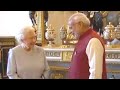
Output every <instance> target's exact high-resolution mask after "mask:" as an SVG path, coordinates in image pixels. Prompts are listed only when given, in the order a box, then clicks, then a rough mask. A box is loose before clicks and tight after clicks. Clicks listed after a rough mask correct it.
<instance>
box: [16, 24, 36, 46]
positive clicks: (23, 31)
mask: <svg viewBox="0 0 120 90" xmlns="http://www.w3.org/2000/svg"><path fill="white" fill-rule="evenodd" d="M33 29H34V28H33V27H32V26H26V27H24V28H22V29H21V30H19V32H18V34H17V35H16V39H17V42H18V44H21V43H23V42H22V40H23V39H24V37H25V35H26V33H28V32H30V31H31V30H33ZM34 30H35V29H34Z"/></svg>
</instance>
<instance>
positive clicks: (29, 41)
mask: <svg viewBox="0 0 120 90" xmlns="http://www.w3.org/2000/svg"><path fill="white" fill-rule="evenodd" d="M36 40H37V37H36V33H35V32H34V30H33V31H30V32H28V33H26V35H25V37H24V40H23V43H24V44H26V45H27V46H28V47H29V48H32V47H33V46H34V45H35V44H36Z"/></svg>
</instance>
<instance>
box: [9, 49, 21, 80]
mask: <svg viewBox="0 0 120 90" xmlns="http://www.w3.org/2000/svg"><path fill="white" fill-rule="evenodd" d="M7 76H8V78H9V79H20V78H19V77H18V75H17V70H16V62H15V56H14V53H13V51H12V49H10V50H9V52H8V63H7Z"/></svg>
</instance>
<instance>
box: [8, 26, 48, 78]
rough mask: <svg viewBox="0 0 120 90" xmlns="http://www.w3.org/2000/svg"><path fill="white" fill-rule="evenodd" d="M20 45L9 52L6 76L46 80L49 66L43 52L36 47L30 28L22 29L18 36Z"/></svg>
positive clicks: (33, 34) (33, 33) (32, 29)
mask: <svg viewBox="0 0 120 90" xmlns="http://www.w3.org/2000/svg"><path fill="white" fill-rule="evenodd" d="M18 40H19V42H20V45H18V46H16V47H14V48H12V49H10V50H9V55H8V64H7V76H8V77H9V79H46V78H48V76H49V66H48V63H47V61H46V57H45V52H44V50H43V49H42V48H41V47H39V46H36V45H35V43H36V33H35V30H34V28H33V27H32V26H27V27H25V28H23V29H22V30H21V31H20V33H19V36H18Z"/></svg>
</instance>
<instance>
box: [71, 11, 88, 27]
mask: <svg viewBox="0 0 120 90" xmlns="http://www.w3.org/2000/svg"><path fill="white" fill-rule="evenodd" d="M71 20H73V22H74V23H78V22H83V23H84V24H85V25H87V26H90V20H89V19H88V18H87V16H86V15H85V14H83V13H75V14H73V15H72V16H71V17H70V18H69V21H71Z"/></svg>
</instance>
